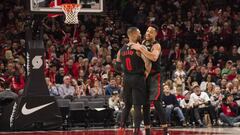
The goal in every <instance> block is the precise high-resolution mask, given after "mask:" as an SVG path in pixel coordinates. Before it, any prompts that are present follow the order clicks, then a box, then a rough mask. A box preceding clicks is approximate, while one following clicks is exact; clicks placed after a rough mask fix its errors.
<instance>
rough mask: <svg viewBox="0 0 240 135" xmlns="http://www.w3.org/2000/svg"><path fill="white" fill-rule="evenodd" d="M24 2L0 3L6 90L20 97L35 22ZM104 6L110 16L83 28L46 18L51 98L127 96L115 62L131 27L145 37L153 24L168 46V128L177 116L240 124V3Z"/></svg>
mask: <svg viewBox="0 0 240 135" xmlns="http://www.w3.org/2000/svg"><path fill="white" fill-rule="evenodd" d="M23 3H24V0H3V1H1V3H0V11H1V12H0V77H1V78H0V79H1V83H0V85H1V86H0V91H4V89H6V88H11V90H12V91H13V92H15V93H17V94H20V92H19V91H21V90H22V89H23V88H24V84H25V79H26V76H25V72H26V71H25V65H26V64H25V63H26V61H25V57H26V55H25V42H26V41H25V25H26V23H27V22H26V19H27V18H28V17H29V16H31V14H30V12H29V11H28V10H27V8H26V7H27V6H25V5H23ZM105 3H106V4H105V5H106V6H105V8H106V9H105V12H104V13H103V14H101V15H91V14H86V15H81V16H79V20H80V23H79V24H78V25H66V24H64V23H63V22H64V21H63V19H64V17H63V16H62V15H61V16H59V17H56V18H50V17H47V15H46V16H45V17H42V20H41V23H42V25H43V29H44V34H43V41H44V46H45V50H46V51H45V76H46V82H47V85H48V88H49V92H50V95H52V96H62V97H68V96H74V97H77V98H81V96H98V95H109V96H111V95H113V96H116V94H119V93H121V91H122V86H123V85H122V83H123V82H122V75H121V74H119V73H116V72H115V71H114V68H113V64H114V63H115V58H116V54H117V51H118V50H119V48H121V46H122V45H123V44H125V43H127V42H128V39H127V37H126V29H127V27H129V26H136V27H138V28H139V29H140V30H141V33H142V34H144V32H145V30H146V28H147V26H148V25H150V24H156V25H158V26H159V27H160V29H159V31H158V36H157V40H158V41H159V42H160V43H161V46H162V69H163V71H164V72H163V74H162V76H163V77H162V78H164V80H163V81H164V95H163V101H164V102H165V105H166V111H167V115H168V121H169V123H172V122H171V118H172V114H174V113H173V112H176V114H177V116H178V118H179V121H181V122H182V124H183V123H187V124H189V125H190V124H194V122H196V123H198V124H199V125H200V126H204V124H205V125H206V121H205V123H204V121H203V116H204V114H209V116H210V123H211V124H212V125H216V124H221V122H224V123H227V124H228V125H230V126H236V125H237V124H236V123H237V122H239V113H238V110H239V105H240V104H239V102H238V100H239V99H240V1H239V0H194V1H193V0H167V1H166V0H155V1H147V0H144V1H138V0H106V1H105ZM113 93H114V94H113ZM117 96H118V95H117ZM113 99H118V100H119V98H117V97H113ZM113 103H114V102H113ZM116 105H117V104H116ZM112 108H116V107H113V106H112ZM119 108H120V107H118V109H116V111H119ZM192 112H193V113H192ZM190 114H194V115H190ZM218 121H219V122H218Z"/></svg>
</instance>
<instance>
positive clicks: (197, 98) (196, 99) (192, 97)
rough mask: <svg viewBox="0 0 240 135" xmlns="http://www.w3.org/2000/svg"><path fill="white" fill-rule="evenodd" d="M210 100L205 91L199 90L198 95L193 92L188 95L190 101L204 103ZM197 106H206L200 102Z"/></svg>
mask: <svg viewBox="0 0 240 135" xmlns="http://www.w3.org/2000/svg"><path fill="white" fill-rule="evenodd" d="M209 101H210V98H209V96H208V94H207V93H206V92H201V94H200V95H199V96H198V95H196V94H195V93H192V94H191V95H190V102H192V103H199V104H201V103H206V102H209ZM198 107H199V108H204V107H206V105H205V104H202V105H199V106H198Z"/></svg>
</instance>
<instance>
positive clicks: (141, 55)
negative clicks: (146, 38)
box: [137, 45, 152, 77]
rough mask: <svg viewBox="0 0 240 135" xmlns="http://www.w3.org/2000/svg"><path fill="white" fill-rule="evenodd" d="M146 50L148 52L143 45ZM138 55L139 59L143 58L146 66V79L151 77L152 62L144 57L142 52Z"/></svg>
mask: <svg viewBox="0 0 240 135" xmlns="http://www.w3.org/2000/svg"><path fill="white" fill-rule="evenodd" d="M141 46H142V47H143V48H144V49H146V50H147V48H146V47H145V46H143V45H141ZM137 55H138V56H139V57H141V58H142V59H143V61H144V64H145V69H146V70H145V75H146V77H147V76H148V75H149V73H150V71H151V68H152V62H151V61H150V60H149V59H148V58H147V57H146V56H145V55H143V54H142V53H141V52H140V51H138V52H137Z"/></svg>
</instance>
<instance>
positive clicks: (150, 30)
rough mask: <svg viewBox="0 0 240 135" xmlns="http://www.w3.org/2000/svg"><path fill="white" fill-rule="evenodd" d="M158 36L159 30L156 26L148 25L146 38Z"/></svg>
mask: <svg viewBox="0 0 240 135" xmlns="http://www.w3.org/2000/svg"><path fill="white" fill-rule="evenodd" d="M156 36H157V31H156V29H155V28H153V27H148V29H147V31H146V34H145V38H146V40H152V39H154V38H155V37H156Z"/></svg>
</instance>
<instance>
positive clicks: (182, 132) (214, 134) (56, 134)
mask: <svg viewBox="0 0 240 135" xmlns="http://www.w3.org/2000/svg"><path fill="white" fill-rule="evenodd" d="M132 134H133V133H132V129H128V130H127V131H126V134H125V135H132ZM239 134H240V128H186V129H185V128H181V129H177V128H176V129H170V135H239ZM0 135H117V129H89V130H71V131H34V132H30V131H28V132H0ZM143 135H144V132H143ZM152 135H162V132H161V130H160V129H159V128H153V129H152Z"/></svg>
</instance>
